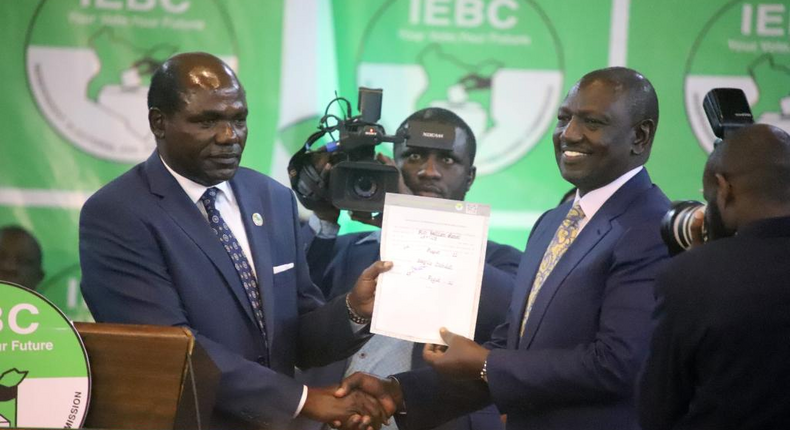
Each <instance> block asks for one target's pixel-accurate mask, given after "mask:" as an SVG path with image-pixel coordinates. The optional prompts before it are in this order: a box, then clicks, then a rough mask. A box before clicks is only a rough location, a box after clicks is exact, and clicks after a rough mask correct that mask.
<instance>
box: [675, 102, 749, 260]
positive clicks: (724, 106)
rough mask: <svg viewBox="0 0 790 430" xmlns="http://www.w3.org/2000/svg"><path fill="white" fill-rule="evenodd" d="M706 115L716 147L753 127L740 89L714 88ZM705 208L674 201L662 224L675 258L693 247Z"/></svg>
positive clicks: (705, 106)
mask: <svg viewBox="0 0 790 430" xmlns="http://www.w3.org/2000/svg"><path fill="white" fill-rule="evenodd" d="M702 107H703V109H705V115H706V116H707V117H708V122H709V123H710V126H711V128H712V129H713V134H714V135H716V138H717V139H716V142H714V147H715V146H718V144H719V143H720V142H721V140H722V139H723V138H724V137H726V136H727V135H729V134H730V133H732V132H734V131H735V130H738V129H739V128H741V127H744V126H747V125H749V124H754V117H753V116H752V111H751V109H750V108H749V102H748V101H747V100H746V95H745V94H744V93H743V90H741V89H739V88H714V89H712V90H710V91H709V92H708V94H706V95H705V99H704V100H703V102H702ZM704 207H705V204H704V203H701V202H698V201H694V200H683V201H674V202H672V205H671V207H670V209H669V211H667V213H666V215H664V218H663V219H662V220H661V237H662V238H663V239H664V243H666V245H667V247H668V248H669V251H670V254H671V255H675V254H678V253H680V252H683V251H685V250H686V249H688V248H690V247H691V245H692V237H691V234H692V222H693V220H694V213H695V212H697V211H698V210H699V209H702V208H704ZM708 239H709V237H708V234H707V228H706V226H705V225H704V223H703V225H702V240H703V241H706V242H707V241H708Z"/></svg>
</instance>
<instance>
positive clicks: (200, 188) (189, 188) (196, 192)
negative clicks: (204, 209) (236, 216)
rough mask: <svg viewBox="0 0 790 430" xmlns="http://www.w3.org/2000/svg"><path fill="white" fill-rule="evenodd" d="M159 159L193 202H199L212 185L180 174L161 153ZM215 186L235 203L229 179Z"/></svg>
mask: <svg viewBox="0 0 790 430" xmlns="http://www.w3.org/2000/svg"><path fill="white" fill-rule="evenodd" d="M159 159H160V160H162V164H164V165H165V168H166V169H167V171H168V172H170V174H171V175H173V177H174V178H176V182H178V185H181V188H182V189H183V190H184V192H185V193H187V196H189V198H190V199H191V200H192V203H195V204H197V202H198V201H199V200H200V198H201V197H202V196H203V193H205V192H206V190H207V189H209V188H210V187H207V186H205V185H201V184H198V183H197V182H195V181H193V180H191V179H189V178H187V177H185V176H182V175H180V174H179V173H178V172H176V171H175V170H173V169H172V168H170V166H168V165H167V163H165V160H164V158H162V156H161V155H160V156H159ZM214 187H215V188H217V189H218V190H219V191H220V193H221V194H223V195H224V196H225V198H227V199H228V201H229V202H230V203H231V204H235V197H234V195H233V192H232V190H231V188H230V183H229V182H228V181H224V182H220V183H219V184H217V185H214Z"/></svg>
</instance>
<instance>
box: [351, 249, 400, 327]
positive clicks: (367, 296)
mask: <svg viewBox="0 0 790 430" xmlns="http://www.w3.org/2000/svg"><path fill="white" fill-rule="evenodd" d="M391 268H392V262H391V261H377V262H375V263H373V264H371V265H370V266H369V267H368V268H367V269H365V271H364V272H362V274H361V275H359V278H358V279H357V283H356V285H354V289H353V290H351V292H350V293H348V304H349V305H351V309H353V310H354V312H355V313H356V314H357V315H359V316H361V317H363V318H370V317H371V315H373V301H374V299H375V298H376V283H377V282H378V277H379V274H380V273H384V272H386V271H388V270H390V269H391Z"/></svg>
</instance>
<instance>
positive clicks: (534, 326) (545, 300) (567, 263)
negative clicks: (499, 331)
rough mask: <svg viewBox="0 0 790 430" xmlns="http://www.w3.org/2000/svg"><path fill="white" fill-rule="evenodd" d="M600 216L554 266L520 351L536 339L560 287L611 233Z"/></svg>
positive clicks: (606, 219)
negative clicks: (547, 310)
mask: <svg viewBox="0 0 790 430" xmlns="http://www.w3.org/2000/svg"><path fill="white" fill-rule="evenodd" d="M598 215H604V214H601V213H600V211H599V212H598V213H596V214H595V216H594V217H593V218H592V219H591V220H590V221H589V222H588V223H587V225H586V226H585V227H584V230H582V231H581V233H579V236H578V237H577V238H576V240H575V241H574V242H573V244H571V246H570V248H568V250H567V251H566V252H565V255H563V256H562V258H560V261H558V262H557V265H556V266H554V269H553V270H552V271H551V273H550V274H549V276H548V277H547V278H546V280H545V281H544V282H543V286H542V287H541V288H540V292H539V293H538V297H537V298H536V299H535V304H534V305H533V307H532V312H531V313H530V315H529V320H528V321H527V326H526V328H525V330H524V338H523V339H521V343H520V344H519V348H520V349H526V348H527V347H529V344H530V343H531V342H532V339H533V338H534V336H535V333H536V332H537V330H538V327H539V326H540V323H541V321H542V320H543V316H544V315H545V313H546V309H547V308H548V306H549V303H551V300H552V299H553V298H554V295H555V294H556V293H557V290H558V289H559V287H560V285H562V282H563V281H564V280H565V278H566V277H567V276H568V274H570V273H571V271H572V270H573V269H574V268H575V267H576V266H577V265H578V264H579V262H580V261H581V260H582V259H583V258H584V256H586V255H587V254H588V253H590V251H592V250H593V248H594V247H595V245H596V244H598V242H600V240H601V238H603V237H604V236H605V235H606V234H607V233H608V232H609V230H611V228H612V226H611V222H610V221H609V218H608V217H606V216H598ZM555 230H556V228H555ZM552 237H553V234H552ZM541 257H542V256H541ZM522 309H523V308H522ZM522 318H523V312H522ZM520 324H521V321H519V325H520Z"/></svg>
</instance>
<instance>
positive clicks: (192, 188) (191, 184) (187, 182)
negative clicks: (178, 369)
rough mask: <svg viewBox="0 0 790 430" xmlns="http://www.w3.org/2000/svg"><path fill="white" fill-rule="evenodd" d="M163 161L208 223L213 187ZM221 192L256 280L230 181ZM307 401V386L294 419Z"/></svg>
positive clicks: (226, 216) (222, 207)
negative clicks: (205, 197)
mask: <svg viewBox="0 0 790 430" xmlns="http://www.w3.org/2000/svg"><path fill="white" fill-rule="evenodd" d="M159 158H160V159H161V160H162V164H164V165H165V168H166V169H167V171H168V172H170V174H171V175H173V177H174V178H176V181H178V184H179V185H181V188H183V189H184V192H185V193H187V196H189V198H190V199H192V202H193V203H195V206H197V208H198V210H200V213H202V214H203V218H205V219H206V222H208V213H206V208H205V206H203V202H201V201H200V197H202V196H203V193H205V192H206V190H207V189H209V188H211V187H207V186H205V185H200V184H198V183H197V182H195V181H193V180H191V179H188V178H185V177H184V176H181V175H180V174H178V173H177V172H176V171H175V170H173V169H171V168H170V166H168V165H167V163H165V160H164V159H162V157H159ZM214 187H216V188H217V189H218V190H219V193H218V194H217V199H216V203H215V207H216V208H217V210H218V211H219V213H220V215H222V219H223V220H225V223H226V224H227V225H228V227H230V231H231V232H233V235H234V236H236V241H237V242H238V243H239V246H240V247H241V249H242V250H243V251H244V255H245V256H246V257H247V262H249V264H250V268H251V269H252V274H253V275H255V278H256V279H257V278H258V274H257V271H256V270H255V262H254V261H253V259H252V252H251V250H250V241H249V240H248V239H247V230H245V229H244V223H243V222H242V220H241V209H239V203H238V201H237V200H236V195H235V194H233V189H231V187H230V184H229V183H228V181H225V182H221V183H219V184H217V185H214ZM261 300H266V298H265V297H263V296H261ZM306 401H307V386H306V385H305V386H304V389H303V390H302V399H301V400H300V401H299V406H297V408H296V413H294V415H293V416H294V418H296V416H297V415H299V413H300V412H302V408H303V407H304V403H305V402H306Z"/></svg>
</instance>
